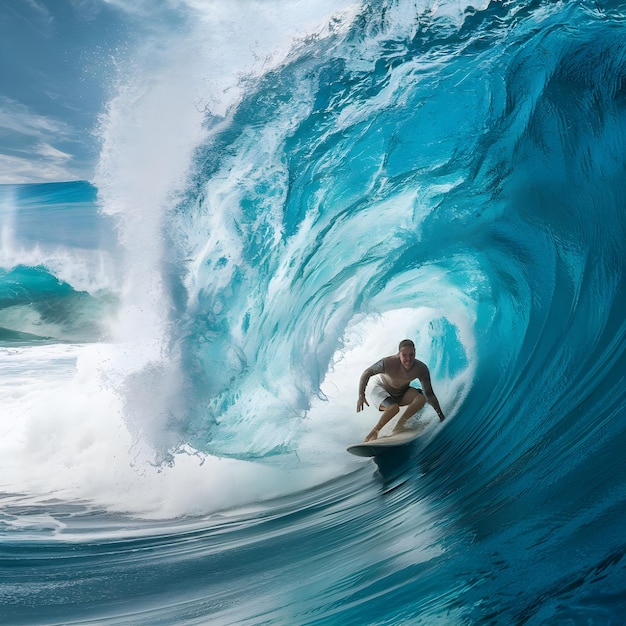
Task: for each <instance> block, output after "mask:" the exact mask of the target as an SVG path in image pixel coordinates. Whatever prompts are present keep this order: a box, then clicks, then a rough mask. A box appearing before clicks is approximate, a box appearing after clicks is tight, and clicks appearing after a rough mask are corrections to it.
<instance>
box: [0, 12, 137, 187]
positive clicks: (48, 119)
mask: <svg viewBox="0 0 626 626" xmlns="http://www.w3.org/2000/svg"><path fill="white" fill-rule="evenodd" d="M127 17H128V16H127V14H125V13H123V12H122V11H120V10H119V9H118V8H116V7H115V6H113V5H112V4H110V3H107V2H104V1H102V0H3V2H1V3H0V183H23V182H43V181H60V180H77V179H89V177H90V175H91V173H92V171H93V165H94V163H95V160H96V158H97V154H98V150H99V145H98V138H97V134H96V128H97V123H98V116H99V114H100V113H101V111H102V108H103V106H104V104H105V102H106V100H107V99H108V97H109V95H110V91H111V89H112V86H113V83H114V80H115V69H116V57H118V56H119V55H120V54H123V53H124V49H125V47H126V46H127V45H128V44H129V42H130V40H131V39H132V37H133V31H132V27H131V24H132V22H129V21H128V19H127Z"/></svg>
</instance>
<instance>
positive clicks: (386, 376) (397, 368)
mask: <svg viewBox="0 0 626 626" xmlns="http://www.w3.org/2000/svg"><path fill="white" fill-rule="evenodd" d="M372 376H376V379H375V381H374V385H373V386H372V388H371V390H370V392H369V396H370V398H371V400H372V402H375V403H376V405H378V409H379V410H380V411H382V412H383V414H382V415H381V417H380V419H379V420H378V423H377V424H376V426H374V428H373V429H372V430H371V432H370V433H369V435H368V436H367V437H366V438H365V441H373V440H374V439H377V438H378V433H379V432H380V430H381V429H382V428H383V427H384V426H385V424H387V423H388V422H389V421H390V420H391V419H393V418H394V417H395V416H396V415H397V414H398V412H399V411H400V407H401V406H406V410H405V411H404V415H402V417H401V418H400V419H399V420H398V423H397V424H396V427H395V428H394V432H399V431H402V430H403V429H404V425H405V424H406V422H407V421H408V420H409V419H410V418H411V417H413V416H414V415H415V414H416V413H417V412H418V411H419V410H421V409H422V408H423V407H424V405H425V404H426V401H428V403H429V404H430V405H431V406H432V407H433V409H435V411H436V412H437V415H438V416H439V419H440V420H441V421H443V420H444V419H445V416H444V414H443V411H442V410H441V407H440V406H439V400H437V396H436V395H435V392H434V391H433V388H432V385H431V383H430V372H429V371H428V367H426V364H425V363H422V362H421V361H418V360H417V359H416V358H415V344H414V343H413V342H412V341H411V340H410V339H403V340H402V341H401V342H400V345H399V347H398V354H394V355H393V356H388V357H385V358H384V359H381V360H380V361H378V362H377V363H374V365H372V366H370V367H368V368H367V369H366V370H365V371H364V372H363V374H362V375H361V380H360V381H359V400H358V402H357V405H356V411H357V413H359V412H360V411H362V410H363V405H367V406H369V402H368V401H367V400H366V399H365V388H366V387H367V383H368V382H369V379H370V378H371V377H372ZM416 378H417V379H419V381H420V383H421V385H422V389H417V388H415V387H411V386H410V383H411V381H412V380H415V379H416Z"/></svg>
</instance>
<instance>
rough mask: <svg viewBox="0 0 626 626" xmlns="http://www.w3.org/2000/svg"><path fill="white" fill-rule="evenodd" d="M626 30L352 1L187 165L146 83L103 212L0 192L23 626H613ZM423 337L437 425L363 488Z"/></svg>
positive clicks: (115, 105) (620, 541)
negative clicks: (405, 358) (361, 407)
mask: <svg viewBox="0 0 626 626" xmlns="http://www.w3.org/2000/svg"><path fill="white" fill-rule="evenodd" d="M199 4H200V5H202V3H199ZM270 4H271V3H270ZM271 6H272V7H273V8H272V10H274V11H277V12H278V11H279V9H280V6H279V4H278V3H276V5H275V6H274V5H272V4H271ZM203 10H204V9H203V8H202V7H201V6H200V7H199V6H197V3H189V6H187V7H186V9H185V11H184V12H183V11H182V9H180V11H181V13H180V15H178V17H177V19H176V20H173V22H172V26H171V32H169V31H166V35H167V36H168V37H171V39H170V40H168V41H169V42H170V43H172V47H171V48H170V50H171V51H173V50H176V51H177V54H178V53H179V52H180V49H179V48H178V47H176V46H177V45H178V43H180V39H179V38H180V33H181V29H182V30H184V31H185V37H187V38H188V39H190V40H193V41H194V45H196V46H201V45H208V46H209V48H210V49H211V50H214V49H215V46H216V44H215V43H214V42H213V41H211V42H210V43H208V44H207V41H206V29H207V28H209V26H208V24H210V20H208V18H207V17H206V14H205V13H203ZM211 15H212V14H211ZM200 17H202V19H200ZM285 19H287V18H285ZM234 32H235V33H237V32H239V31H237V30H236V29H235V31H234ZM625 34H626V12H625V11H624V6H623V5H622V4H620V3H618V2H584V1H583V2H565V3H553V2H529V3H512V2H511V3H507V2H491V3H485V4H483V5H481V6H478V7H477V6H473V5H463V4H458V5H457V4H454V5H453V4H442V5H440V6H439V5H434V4H432V5H431V4H427V5H424V6H422V5H416V3H414V2H404V1H402V0H398V1H393V2H392V1H390V2H369V3H364V4H362V5H359V6H358V7H355V6H351V7H348V8H346V10H345V11H343V12H340V13H337V14H335V15H334V16H333V17H332V18H331V19H330V20H326V21H325V22H324V25H323V27H320V28H319V29H318V30H316V31H315V32H308V33H307V34H306V36H302V37H300V38H298V39H297V40H296V41H295V43H293V42H292V45H291V46H290V48H289V50H288V52H287V53H286V54H284V55H283V56H282V57H280V58H273V59H272V61H271V62H270V61H268V62H267V63H264V64H262V65H261V66H260V69H259V68H258V67H257V69H256V70H255V71H254V72H250V73H246V74H240V75H239V82H237V83H236V89H235V88H234V87H233V88H232V89H233V90H234V91H236V94H235V96H233V97H232V100H229V98H230V97H231V95H232V93H233V92H232V91H228V90H225V91H224V92H222V93H221V95H219V94H218V95H219V97H218V95H215V96H214V97H213V96H212V97H211V98H207V100H206V102H205V103H204V107H203V111H202V116H201V118H202V119H201V124H200V125H199V127H198V129H197V130H196V132H195V134H194V135H193V141H191V142H190V145H191V147H190V149H189V150H188V152H187V153H186V157H185V158H184V159H178V160H176V161H175V162H174V159H173V157H172V153H171V152H170V153H168V154H165V153H163V152H160V153H158V157H159V158H158V159H156V158H155V160H154V161H151V160H150V158H137V154H138V151H140V150H142V149H143V152H142V154H143V155H144V156H146V157H149V156H150V155H152V154H153V153H154V145H155V144H154V141H156V140H155V138H154V133H156V132H158V129H160V128H163V126H164V122H167V123H166V124H165V126H166V127H167V129H168V132H169V131H170V130H171V128H174V129H176V128H177V126H176V125H177V124H180V125H181V126H180V128H181V129H182V128H183V126H182V125H183V123H186V122H184V120H178V119H177V118H176V119H175V120H174V121H172V114H171V110H170V109H169V108H168V107H166V106H164V103H163V93H164V92H163V91H161V90H160V89H159V88H158V84H159V81H161V82H162V84H163V85H164V87H167V86H168V85H169V84H170V81H172V80H173V76H174V73H173V72H172V71H171V70H172V67H174V68H176V70H177V73H176V75H178V74H184V76H185V78H186V79H188V80H189V82H190V83H192V84H193V83H194V80H199V79H198V78H197V76H196V75H195V73H194V72H197V71H198V68H197V67H196V65H195V64H189V65H185V64H184V63H183V64H181V62H180V60H177V59H178V57H176V55H175V54H174V52H170V53H169V54H170V55H171V56H170V57H168V53H163V51H162V50H161V51H160V54H164V58H161V57H159V58H160V62H159V63H156V62H155V61H154V57H152V56H151V57H150V64H149V65H146V66H145V75H142V74H141V72H138V71H137V67H138V66H139V67H142V66H141V64H140V61H139V60H141V61H143V62H146V59H147V58H148V55H145V54H139V53H138V54H137V56H136V57H135V59H134V60H135V65H133V73H132V74H131V73H130V72H129V75H128V76H123V77H122V78H121V79H120V84H119V85H117V87H116V88H117V91H116V95H115V96H114V97H113V98H112V99H111V101H110V102H109V103H108V106H107V110H106V111H105V112H104V113H103V123H102V131H101V132H102V137H101V139H102V155H101V159H100V164H99V169H98V172H97V176H95V177H94V181H92V183H90V184H88V183H80V182H79V183H76V182H74V183H58V184H56V185H49V186H43V187H42V186H38V185H22V186H4V190H3V195H2V196H1V200H2V205H1V213H0V217H2V220H3V222H2V233H3V252H2V256H1V260H2V267H1V268H0V279H1V280H2V283H1V291H0V307H1V308H0V327H2V330H1V332H2V334H0V342H1V344H2V345H1V347H0V351H1V361H0V365H1V367H2V370H3V374H4V376H3V382H2V384H1V386H0V393H1V394H2V395H1V397H2V402H3V404H4V405H5V407H6V408H5V409H3V414H4V415H3V418H2V428H3V441H2V443H1V444H0V452H1V455H2V459H3V460H2V461H0V478H1V484H0V493H2V502H3V504H2V509H1V510H0V534H1V537H2V543H1V544H0V567H1V571H2V573H3V577H2V578H3V579H2V580H1V581H0V617H2V621H3V623H4V622H6V623H10V624H16V625H17V624H65V623H81V624H92V623H93V624H96V623H110V624H154V623H162V624H250V625H252V624H289V625H293V624H316V625H322V624H328V625H331V624H332V625H334V624H377V625H378V624H380V625H383V624H424V625H429V626H430V625H432V624H594V625H606V624H620V623H624V615H625V614H626V585H625V582H624V581H626V571H625V568H626V560H625V558H624V557H625V554H626V540H625V539H624V535H623V528H624V524H625V523H626V479H625V476H626V472H625V470H626V461H625V457H624V454H623V450H624V446H625V445H626V417H625V408H626V392H625V391H624V375H625V374H624V373H625V372H626V359H625V354H624V349H625V346H626V318H625V317H624V311H625V310H626V281H625V279H624V270H625V269H626V264H625V263H624V258H625V255H626V249H625V248H626V220H625V219H624V215H625V210H626V186H625V185H624V180H625V175H626V160H625V155H626V43H625V42H626V38H625ZM152 36H153V37H155V38H156V37H157V36H156V35H154V34H153V35H152ZM164 36H165V35H164V34H163V32H161V33H160V34H159V36H158V39H159V41H161V40H162V38H163V37H164ZM233 36H234V35H233ZM259 37H261V34H259ZM150 43H152V44H153V45H154V46H155V47H156V48H155V49H159V42H157V41H155V42H150ZM174 44H176V45H174ZM224 45H226V44H224ZM194 49H196V48H194ZM242 49H243V48H242ZM142 52H145V49H144V50H142ZM168 63H169V65H168ZM185 72H186V74H185ZM155 84H157V87H154V85H155ZM148 86H149V88H148ZM131 87H132V88H131ZM139 87H142V88H143V89H144V91H143V95H142V96H141V97H139V96H138V95H137V94H138V93H139V92H140V91H141V90H140V89H139ZM198 88H199V87H198ZM151 89H152V91H150V90H151ZM224 94H225V95H224ZM168 124H170V125H169V126H168ZM139 127H141V128H142V131H141V132H139V131H137V130H136V129H137V128H139ZM185 128H186V127H185ZM185 132H186V131H185ZM181 133H182V130H181ZM163 134H166V130H163ZM174 134H175V133H174ZM146 163H147V165H146ZM181 163H182V165H181ZM157 166H158V167H157ZM33 215H36V218H33ZM78 218H79V220H78V221H77V219H78ZM42 223H44V224H46V225H47V226H46V227H45V228H42V227H41V224H42ZM69 224H71V225H72V228H73V229H74V230H72V229H71V228H69V226H68V225H69ZM405 337H410V338H412V339H413V340H414V341H415V343H416V347H417V356H418V358H420V359H421V360H423V361H425V362H426V363H427V364H428V365H429V368H430V370H431V375H432V379H433V386H434V389H435V391H436V393H437V396H438V397H439V400H440V402H441V404H442V408H443V410H444V412H445V413H446V417H447V419H446V420H445V421H444V422H443V423H441V424H440V423H439V422H438V420H437V419H436V415H435V414H434V411H432V409H431V408H430V407H426V408H425V409H424V411H423V414H422V415H421V416H420V417H419V419H420V420H421V421H422V422H423V423H424V424H425V430H424V434H423V435H422V436H421V437H420V438H419V439H418V440H417V443H414V444H412V445H410V446H408V447H406V448H404V449H402V451H401V452H399V453H397V454H392V455H387V456H384V457H380V458H379V459H377V460H376V461H375V462H372V461H371V460H363V459H357V458H356V457H351V456H350V455H348V454H347V453H346V451H345V448H346V446H347V445H349V444H350V443H354V442H356V441H358V440H360V439H362V438H363V436H364V435H365V434H366V433H367V432H369V430H370V429H371V427H372V425H373V424H374V423H375V421H376V419H377V412H376V411H375V410H374V409H373V408H371V407H370V408H369V409H367V410H366V411H365V412H364V413H359V414H357V413H356V412H355V408H356V401H357V384H358V378H359V376H360V374H361V372H362V370H363V369H364V368H365V367H367V366H368V365H370V364H371V363H373V362H374V361H376V360H377V359H378V358H381V357H382V356H386V355H388V354H392V353H393V352H394V351H395V350H396V347H397V344H398V342H399V341H400V340H401V339H404V338H405Z"/></svg>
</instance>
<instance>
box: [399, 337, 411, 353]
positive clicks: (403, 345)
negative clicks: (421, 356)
mask: <svg viewBox="0 0 626 626" xmlns="http://www.w3.org/2000/svg"><path fill="white" fill-rule="evenodd" d="M402 348H413V350H415V344H414V343H413V342H412V341H411V340H410V339H403V340H402V341H401V342H400V345H399V346H398V352H400V350H402Z"/></svg>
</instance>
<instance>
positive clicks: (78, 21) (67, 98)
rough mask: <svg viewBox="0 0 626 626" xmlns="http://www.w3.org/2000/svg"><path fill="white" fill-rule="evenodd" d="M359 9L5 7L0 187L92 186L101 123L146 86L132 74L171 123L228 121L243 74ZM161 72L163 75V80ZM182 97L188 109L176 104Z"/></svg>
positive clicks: (41, 0) (96, 4)
mask: <svg viewBox="0 0 626 626" xmlns="http://www.w3.org/2000/svg"><path fill="white" fill-rule="evenodd" d="M356 5H358V1H355V0H0V184H8V183H38V182H56V181H71V180H89V181H92V180H93V177H94V171H95V170H94V168H95V166H96V164H97V162H98V157H99V154H100V148H101V144H100V134H99V123H100V121H101V120H102V119H103V116H105V115H106V112H107V103H109V102H111V101H112V98H114V97H115V96H116V94H117V93H118V91H119V89H118V88H119V86H120V85H123V84H124V83H126V84H128V82H129V81H130V82H133V80H134V84H137V85H138V83H139V82H140V81H137V80H136V76H135V79H133V74H134V73H138V75H139V76H141V77H142V80H143V84H142V85H141V86H138V88H139V89H141V90H142V91H143V92H144V93H149V92H150V90H151V89H153V90H154V93H157V90H156V89H154V83H155V82H159V80H160V81H161V83H162V84H163V85H164V87H163V90H164V91H165V98H162V99H161V100H160V101H159V105H160V106H161V107H162V109H163V115H164V116H165V117H166V121H167V116H168V115H169V119H171V120H174V121H175V116H178V119H181V116H187V117H189V118H194V117H198V116H201V115H202V114H203V111H204V110H210V111H212V112H217V113H218V114H221V113H223V109H225V108H227V106H228V102H231V103H232V101H233V100H236V98H237V94H238V93H239V92H238V86H237V82H238V77H240V76H241V75H243V74H246V73H247V72H248V71H250V70H251V69H252V70H253V71H257V72H258V71H264V70H266V69H267V68H268V67H270V66H271V64H272V62H275V61H279V60H280V59H281V58H282V56H283V55H284V54H286V53H287V51H288V50H289V48H290V46H291V45H292V43H293V41H294V38H295V39H298V38H302V37H305V36H307V35H308V34H309V33H311V32H313V31H315V32H318V30H319V29H320V28H322V27H324V25H326V24H328V20H329V18H330V16H331V15H333V14H335V13H336V12H338V11H341V10H352V9H351V8H350V7H354V6H356ZM266 59H273V61H266ZM192 65H193V66H194V67H193V69H192V68H191V67H190V66H192ZM160 67H161V68H165V69H164V70H163V76H161V77H160V78H159V79H157V80H155V81H153V78H154V77H155V76H156V73H158V71H159V68H160ZM255 68H256V69H255ZM167 72H170V74H169V76H168V75H167ZM185 79H188V80H187V83H189V84H184V81H185ZM151 81H152V82H151ZM177 90H178V91H184V90H187V92H186V93H185V94H182V93H181V94H177V93H176V92H177ZM177 97H178V99H179V100H181V102H182V104H180V103H174V102H172V101H169V100H174V99H176V98H177ZM185 98H186V100H185ZM168 107H169V109H168ZM146 110H147V111H149V110H150V107H149V106H146ZM132 113H134V112H132ZM139 117H140V116H138V119H137V120H133V119H129V120H127V127H126V128H124V129H123V130H122V131H121V132H122V134H123V133H126V136H128V141H129V142H131V143H132V142H133V141H134V140H135V138H134V137H131V136H130V135H132V134H133V131H134V128H132V124H133V123H135V122H136V125H139V124H141V122H142V120H141V119H139ZM192 121H193V122H194V124H195V126H198V125H199V122H198V121H197V120H193V119H192ZM129 125H130V126H131V128H128V126H129ZM169 125H171V124H169ZM165 126H168V124H165ZM155 128H159V131H161V130H162V129H163V128H164V126H163V125H154V126H153V128H151V129H149V132H148V133H145V134H144V141H145V136H146V135H149V134H150V133H152V134H153V135H154V133H155ZM165 130H167V128H166V129H165ZM187 130H189V129H187ZM191 131H193V129H191V130H189V133H190V136H191V134H192V132H191ZM184 132H186V131H183V134H184ZM138 134H139V133H138ZM171 134H172V135H176V134H181V130H180V129H175V130H174V131H172V133H171ZM174 138H176V137H174ZM146 143H147V142H146ZM161 149H163V150H166V149H167V146H161Z"/></svg>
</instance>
